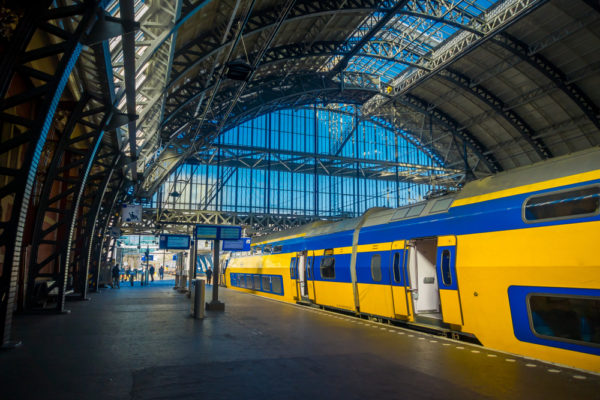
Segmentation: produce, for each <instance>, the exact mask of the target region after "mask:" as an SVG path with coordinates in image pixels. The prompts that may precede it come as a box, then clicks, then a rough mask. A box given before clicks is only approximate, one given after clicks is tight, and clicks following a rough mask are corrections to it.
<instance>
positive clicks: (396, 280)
mask: <svg viewBox="0 0 600 400" xmlns="http://www.w3.org/2000/svg"><path fill="white" fill-rule="evenodd" d="M396 258H398V266H397V267H398V276H397V277H396ZM402 261H403V259H402V253H401V250H399V251H397V252H395V253H394V256H393V257H392V275H393V276H392V279H393V280H394V283H402ZM396 278H398V279H396Z"/></svg>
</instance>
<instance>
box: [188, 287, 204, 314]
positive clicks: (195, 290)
mask: <svg viewBox="0 0 600 400" xmlns="http://www.w3.org/2000/svg"><path fill="white" fill-rule="evenodd" d="M191 292H192V302H191V314H192V316H193V317H194V318H195V319H203V318H204V298H205V295H206V287H205V285H204V280H203V279H194V280H193V281H192V290H191Z"/></svg>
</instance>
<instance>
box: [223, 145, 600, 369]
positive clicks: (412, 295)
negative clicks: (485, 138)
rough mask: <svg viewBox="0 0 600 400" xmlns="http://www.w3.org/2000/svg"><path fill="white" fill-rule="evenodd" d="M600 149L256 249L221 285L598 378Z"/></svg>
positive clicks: (264, 240) (268, 239) (285, 236)
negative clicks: (424, 329)
mask: <svg viewBox="0 0 600 400" xmlns="http://www.w3.org/2000/svg"><path fill="white" fill-rule="evenodd" d="M599 214H600V148H594V149H590V150H587V151H584V152H581V153H576V154H573V155H570V156H564V157H560V158H555V159H552V160H549V161H544V162H541V163H538V164H534V165H531V166H528V167H522V168H517V169H514V170H511V171H508V172H503V173H499V174H496V175H494V176H490V177H487V178H485V179H481V180H478V181H473V182H470V183H468V184H467V185H465V187H464V188H463V189H462V190H461V191H460V192H458V193H455V194H452V195H447V196H443V197H438V198H435V199H431V200H428V201H424V202H421V203H417V204H412V205H409V206H405V207H401V208H398V209H372V210H369V211H367V212H366V213H365V214H364V215H363V216H362V217H359V218H354V219H348V220H343V221H339V222H331V223H327V222H317V223H313V224H310V225H306V226H304V227H300V228H295V229H292V230H289V231H284V232H278V233H274V234H271V235H268V236H263V237H260V238H258V239H257V240H256V241H255V243H253V254H239V255H234V256H233V257H232V258H231V259H230V260H229V264H228V268H227V270H226V274H225V275H226V284H227V285H228V286H229V287H231V288H233V289H237V290H240V291H245V292H251V293H254V294H257V295H261V296H266V297H270V298H274V299H279V300H282V301H288V302H309V303H314V304H316V305H319V306H323V307H328V308H332V309H340V310H345V311H347V312H353V313H356V314H357V315H361V316H369V317H373V318H378V319H382V320H389V321H392V322H393V321H398V322H400V321H402V322H404V323H406V324H415V325H419V326H428V327H432V328H434V327H435V328H437V329H440V330H442V331H444V332H451V333H453V334H455V335H461V336H470V337H472V338H476V339H477V340H478V341H479V342H480V343H481V344H482V345H484V346H487V347H490V348H493V349H497V350H501V351H506V352H510V353H515V354H520V355H524V356H528V357H533V358H537V359H541V360H546V361H550V362H555V363H560V364H564V365H568V366H572V367H577V368H582V369H586V370H591V371H596V372H600V215H599Z"/></svg>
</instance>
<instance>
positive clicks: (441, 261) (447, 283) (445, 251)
mask: <svg viewBox="0 0 600 400" xmlns="http://www.w3.org/2000/svg"><path fill="white" fill-rule="evenodd" d="M444 253H448V276H449V277H450V282H446V279H444V278H445V276H446V275H445V274H444ZM440 263H441V265H440V272H441V273H442V277H441V278H442V285H444V286H452V252H451V251H450V250H449V249H443V250H442V254H441V259H440Z"/></svg>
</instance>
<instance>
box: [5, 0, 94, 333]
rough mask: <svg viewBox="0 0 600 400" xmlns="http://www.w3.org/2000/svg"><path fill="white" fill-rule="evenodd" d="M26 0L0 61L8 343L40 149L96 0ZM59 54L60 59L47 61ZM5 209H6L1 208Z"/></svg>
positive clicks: (6, 327)
mask: <svg viewBox="0 0 600 400" xmlns="http://www.w3.org/2000/svg"><path fill="white" fill-rule="evenodd" d="M51 3H52V2H50V1H40V2H34V3H32V4H29V3H28V4H27V7H28V8H27V9H25V10H23V13H24V15H23V17H22V18H21V19H20V20H19V23H18V25H17V28H16V30H15V32H14V34H13V38H12V40H11V44H10V46H9V48H8V49H7V50H6V52H5V54H4V55H3V58H2V62H1V64H0V77H1V78H0V79H1V81H0V95H1V96H0V98H1V99H2V100H1V103H0V104H1V106H0V119H1V120H2V124H3V132H2V143H1V146H0V148H1V150H0V153H1V154H2V157H1V158H0V175H1V176H2V187H1V188H0V200H1V201H2V203H3V204H4V203H5V202H6V203H7V204H11V203H12V206H11V208H10V210H8V213H7V214H10V217H7V216H3V219H2V221H1V222H0V229H1V233H0V252H1V253H2V254H3V271H2V277H1V278H0V336H1V338H2V339H1V340H2V343H3V344H6V343H8V342H9V339H10V330H11V325H12V312H13V308H14V301H15V293H16V286H17V274H18V271H19V268H20V266H21V263H22V262H21V256H22V251H23V240H24V233H25V222H26V219H27V213H28V209H29V202H30V199H31V193H32V189H33V185H34V180H35V176H36V171H37V167H38V163H39V160H40V153H41V151H42V148H43V147H44V144H45V142H46V136H47V134H48V131H49V130H50V126H51V124H52V121H53V118H54V114H55V111H56V108H57V105H58V102H59V99H60V97H61V95H62V92H63V90H64V88H65V86H66V84H67V79H68V77H69V75H70V73H71V70H72V69H73V67H74V65H75V62H76V60H77V58H78V56H79V54H80V52H81V49H82V40H83V39H84V38H85V35H86V33H87V32H88V29H89V28H90V27H91V26H92V24H93V23H94V21H95V20H96V13H95V11H96V5H97V2H96V1H84V2H81V3H74V4H72V5H66V6H56V7H51V8H50V5H51ZM45 34H50V35H52V36H53V37H54V38H55V39H56V41H55V42H54V43H53V44H50V45H47V46H45V47H37V48H30V47H29V45H30V43H31V42H32V38H34V37H37V36H40V35H41V36H43V35H45ZM55 58H58V59H59V61H58V62H56V63H54V62H52V61H51V62H48V60H54V59H55ZM3 211H4V212H7V211H6V210H3Z"/></svg>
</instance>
